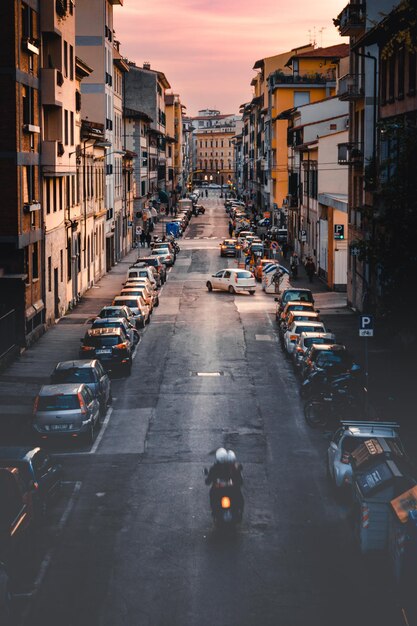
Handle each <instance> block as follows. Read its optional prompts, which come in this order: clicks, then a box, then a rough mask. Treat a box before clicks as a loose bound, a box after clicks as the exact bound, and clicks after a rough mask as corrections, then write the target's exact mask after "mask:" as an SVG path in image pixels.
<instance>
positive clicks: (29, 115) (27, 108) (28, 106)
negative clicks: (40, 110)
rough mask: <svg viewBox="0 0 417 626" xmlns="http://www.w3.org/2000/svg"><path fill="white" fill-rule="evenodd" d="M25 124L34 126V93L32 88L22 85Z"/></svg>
mask: <svg viewBox="0 0 417 626" xmlns="http://www.w3.org/2000/svg"><path fill="white" fill-rule="evenodd" d="M22 105H23V124H33V120H34V91H33V88H32V87H28V86H27V85H22Z"/></svg>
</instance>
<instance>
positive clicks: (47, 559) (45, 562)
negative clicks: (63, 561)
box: [15, 480, 82, 624]
mask: <svg viewBox="0 0 417 626" xmlns="http://www.w3.org/2000/svg"><path fill="white" fill-rule="evenodd" d="M66 484H68V483H66ZM81 486H82V482H81V481H80V480H78V481H77V482H76V483H75V484H74V489H73V491H72V494H71V497H70V499H69V500H68V503H67V506H66V507H65V510H64V512H63V514H62V515H61V519H60V520H59V523H58V531H57V533H56V536H58V535H59V534H60V533H61V532H62V530H63V528H64V526H65V524H66V523H67V521H68V518H69V516H70V515H71V512H72V510H73V508H74V505H75V499H76V497H77V495H78V493H79V491H80V489H81ZM55 539H56V537H55ZM54 543H56V542H54ZM53 553H54V550H53V548H49V550H48V551H47V552H46V554H45V556H44V557H43V559H42V562H41V564H40V567H39V570H38V574H37V576H36V578H35V580H34V582H33V589H32V591H30V592H28V593H25V594H15V597H25V598H31V599H33V598H34V597H35V596H36V594H37V593H38V591H39V588H40V586H41V584H42V582H43V579H44V578H45V575H46V572H47V571H48V568H49V566H50V564H51V561H52V556H53ZM29 612H30V605H28V606H27V607H26V610H25V611H24V613H23V615H22V624H25V623H26V620H27V619H28V617H29Z"/></svg>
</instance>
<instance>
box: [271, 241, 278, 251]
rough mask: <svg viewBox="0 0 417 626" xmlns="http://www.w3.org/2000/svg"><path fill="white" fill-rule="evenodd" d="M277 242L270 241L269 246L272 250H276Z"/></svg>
mask: <svg viewBox="0 0 417 626" xmlns="http://www.w3.org/2000/svg"><path fill="white" fill-rule="evenodd" d="M278 247H279V246H278V242H277V241H271V248H272V250H278Z"/></svg>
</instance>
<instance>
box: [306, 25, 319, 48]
mask: <svg viewBox="0 0 417 626" xmlns="http://www.w3.org/2000/svg"><path fill="white" fill-rule="evenodd" d="M308 38H309V42H310V46H313V48H315V47H316V46H317V42H316V27H315V26H313V32H311V28H309V30H308Z"/></svg>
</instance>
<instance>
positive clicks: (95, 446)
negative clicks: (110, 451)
mask: <svg viewBox="0 0 417 626" xmlns="http://www.w3.org/2000/svg"><path fill="white" fill-rule="evenodd" d="M112 413H113V407H110V408H109V409H108V410H107V414H106V418H105V420H104V422H103V423H102V425H101V428H100V432H99V434H98V435H97V439H96V440H95V442H94V444H93V446H92V448H91V450H90V452H89V454H94V453H95V452H96V450H97V448H98V447H99V445H100V442H101V440H102V439H103V436H104V433H105V431H106V428H107V426H108V425H109V421H110V415H111V414H112Z"/></svg>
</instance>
